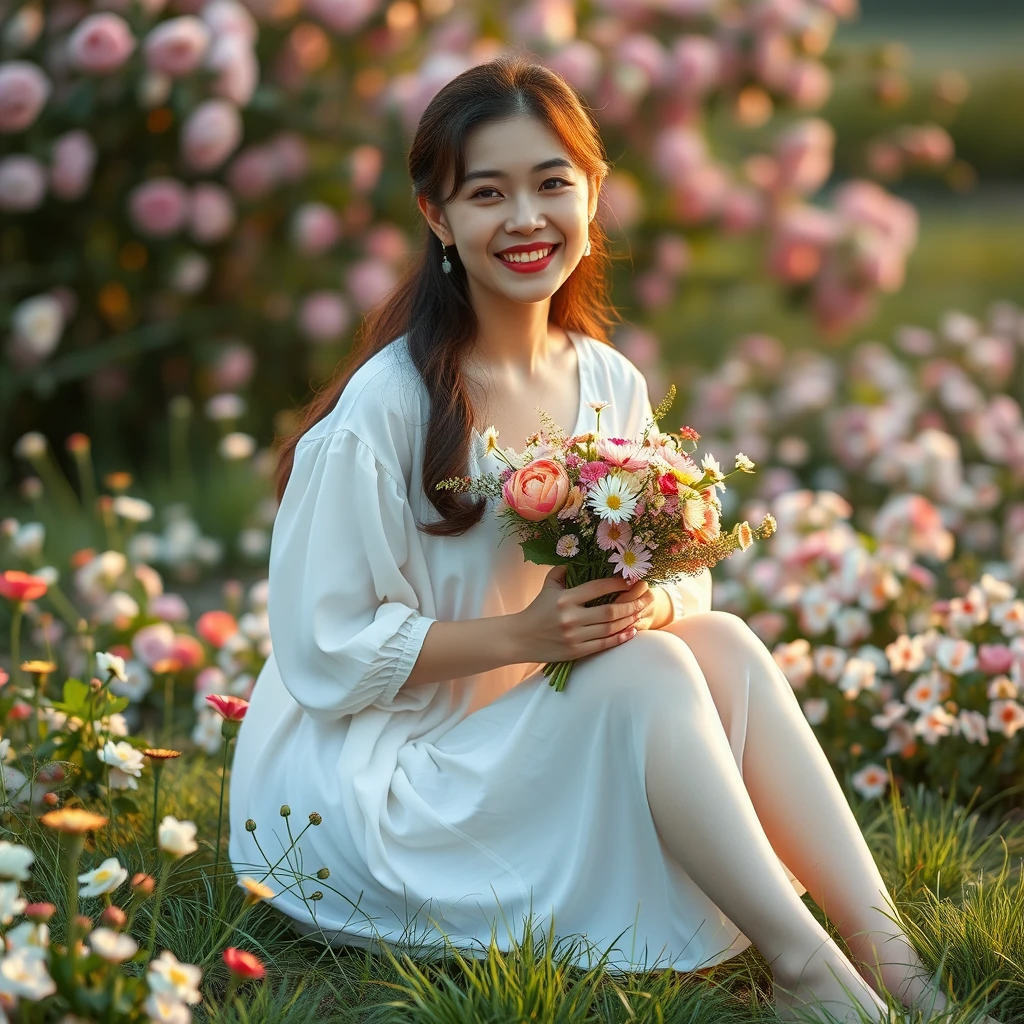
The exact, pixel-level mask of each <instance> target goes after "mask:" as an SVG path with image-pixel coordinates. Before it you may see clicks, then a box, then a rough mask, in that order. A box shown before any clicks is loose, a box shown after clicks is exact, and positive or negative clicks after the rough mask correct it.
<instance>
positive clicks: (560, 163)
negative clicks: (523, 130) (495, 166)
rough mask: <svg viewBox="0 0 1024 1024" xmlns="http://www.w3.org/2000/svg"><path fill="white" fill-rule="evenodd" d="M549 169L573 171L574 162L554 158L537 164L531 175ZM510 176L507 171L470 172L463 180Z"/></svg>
mask: <svg viewBox="0 0 1024 1024" xmlns="http://www.w3.org/2000/svg"><path fill="white" fill-rule="evenodd" d="M549 167H568V168H569V169H570V170H571V169H572V162H571V161H570V160H566V158H565V157H564V156H556V157H552V159H550V160H545V161H544V162H543V163H539V164H537V166H536V167H531V168H530V173H531V174H536V173H537V172H538V171H546V170H547V169H548V168H549ZM507 177H508V174H507V173H506V172H505V171H470V172H469V173H468V174H467V175H466V177H465V178H463V184H465V182H467V181H472V180H474V179H475V178H507Z"/></svg>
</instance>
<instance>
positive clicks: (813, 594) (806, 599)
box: [799, 583, 841, 636]
mask: <svg viewBox="0 0 1024 1024" xmlns="http://www.w3.org/2000/svg"><path fill="white" fill-rule="evenodd" d="M840 607H841V605H840V603H839V602H838V601H837V600H836V599H835V598H834V597H833V596H832V595H831V594H829V592H828V590H827V589H826V588H825V586H824V585H823V584H821V583H815V584H812V585H811V586H809V587H808V588H807V589H806V590H805V591H804V592H803V594H802V595H801V597H800V613H799V615H800V629H801V631H802V632H804V633H810V634H811V636H819V635H820V634H821V633H824V632H825V630H826V629H828V627H829V626H830V625H831V624H832V621H833V619H834V618H835V616H836V614H837V613H838V611H839V609H840Z"/></svg>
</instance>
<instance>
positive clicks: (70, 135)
mask: <svg viewBox="0 0 1024 1024" xmlns="http://www.w3.org/2000/svg"><path fill="white" fill-rule="evenodd" d="M50 159H51V166H50V189H51V191H52V192H53V194H54V195H55V196H57V197H58V198H60V199H66V200H75V199H81V197H82V196H83V195H84V194H85V193H86V191H87V190H88V188H89V185H90V184H91V183H92V174H93V170H94V169H95V167H96V145H95V143H94V142H93V141H92V137H91V136H90V135H89V133H88V132H85V131H83V130H82V129H81V128H74V129H72V130H71V131H69V132H65V133H64V134H63V135H58V136H57V138H56V139H54V140H53V149H52V150H51V157H50Z"/></svg>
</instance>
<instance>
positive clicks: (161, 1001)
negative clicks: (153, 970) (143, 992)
mask: <svg viewBox="0 0 1024 1024" xmlns="http://www.w3.org/2000/svg"><path fill="white" fill-rule="evenodd" d="M143 1009H144V1010H145V1011H146V1014H147V1015H148V1016H149V1019H150V1020H151V1021H157V1022H159V1024H191V1021H192V1011H191V1010H190V1009H189V1008H188V1007H187V1006H186V1005H185V1004H184V1003H183V1002H181V1001H180V1000H179V999H175V998H174V996H171V995H167V994H166V993H165V992H150V994H149V995H148V996H147V997H146V1002H145V1003H144V1004H143Z"/></svg>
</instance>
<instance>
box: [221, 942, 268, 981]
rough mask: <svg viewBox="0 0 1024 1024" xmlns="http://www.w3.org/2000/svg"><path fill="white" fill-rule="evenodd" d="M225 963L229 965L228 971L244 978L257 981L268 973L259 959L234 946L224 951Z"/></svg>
mask: <svg viewBox="0 0 1024 1024" xmlns="http://www.w3.org/2000/svg"><path fill="white" fill-rule="evenodd" d="M224 963H226V964H227V965H228V970H230V971H231V972H232V973H233V974H237V975H239V976H240V977H242V978H250V979H257V978H262V977H263V975H265V974H266V973H267V969H266V968H265V967H264V966H263V964H262V962H261V961H260V960H259V958H258V957H256V956H253V954H252V953H247V952H246V951H245V950H244V949H235V947H234V946H228V948H227V949H225V950H224Z"/></svg>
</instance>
